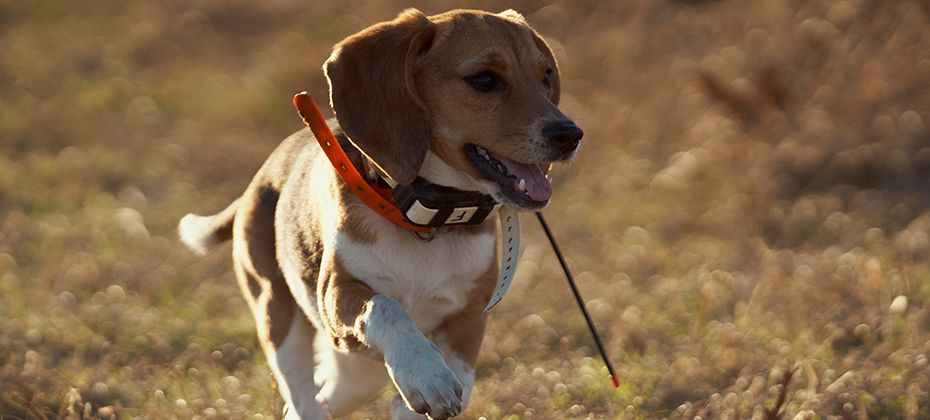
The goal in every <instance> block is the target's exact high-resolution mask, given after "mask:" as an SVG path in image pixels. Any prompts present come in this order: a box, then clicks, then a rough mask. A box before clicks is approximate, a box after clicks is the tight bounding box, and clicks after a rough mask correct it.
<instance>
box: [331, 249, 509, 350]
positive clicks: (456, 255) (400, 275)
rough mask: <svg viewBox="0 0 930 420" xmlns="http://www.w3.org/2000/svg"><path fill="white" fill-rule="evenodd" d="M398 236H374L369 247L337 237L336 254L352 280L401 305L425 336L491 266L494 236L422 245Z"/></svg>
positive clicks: (460, 304) (462, 300) (459, 306)
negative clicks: (376, 238) (359, 281)
mask: <svg viewBox="0 0 930 420" xmlns="http://www.w3.org/2000/svg"><path fill="white" fill-rule="evenodd" d="M402 233H403V234H401V235H393V234H379V235H378V241H377V242H376V243H373V244H363V243H355V242H352V241H351V240H350V239H349V238H348V237H346V236H345V235H343V234H341V233H340V234H338V236H337V240H336V247H337V252H338V253H339V256H340V258H341V259H342V261H343V263H344V264H345V266H346V267H345V268H346V270H348V271H349V273H350V274H351V275H352V276H353V277H356V278H358V279H360V280H362V281H364V282H365V283H367V284H368V285H369V286H371V288H372V289H373V290H374V291H375V292H376V293H379V294H383V295H386V296H389V297H391V298H394V299H395V300H397V301H398V302H400V304H401V305H402V306H403V307H404V309H405V310H406V311H407V313H408V314H409V315H410V317H411V318H412V319H413V321H414V322H415V323H416V324H417V327H418V328H419V329H420V330H421V331H423V332H429V331H431V330H433V329H434V328H435V327H437V326H438V325H439V324H440V323H441V322H442V320H443V318H444V317H445V316H447V315H449V314H451V313H454V312H456V311H458V310H460V309H462V307H464V306H465V303H466V298H467V295H468V292H469V291H471V290H472V289H473V288H474V287H475V284H476V281H475V280H476V279H478V277H480V276H481V275H483V274H485V273H487V271H488V268H489V267H490V264H491V262H492V260H493V257H494V252H495V251H496V250H495V238H496V236H495V235H494V234H490V233H487V234H459V235H457V234H451V235H443V236H440V237H438V238H436V239H435V240H433V241H432V242H423V241H420V240H418V239H416V238H415V237H414V236H413V235H411V234H410V233H409V232H402Z"/></svg>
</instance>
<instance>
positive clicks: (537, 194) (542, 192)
mask: <svg viewBox="0 0 930 420" xmlns="http://www.w3.org/2000/svg"><path fill="white" fill-rule="evenodd" d="M500 162H501V163H503V164H504V166H506V167H507V172H509V173H510V175H512V176H515V177H517V179H516V180H515V181H513V184H512V185H511V186H512V187H513V189H514V190H515V191H520V180H521V179H522V180H524V181H525V184H524V188H525V189H526V194H527V195H529V196H530V198H531V199H533V200H534V201H546V200H548V199H549V198H550V197H552V185H551V184H549V180H548V179H546V176H545V175H543V173H542V171H541V170H540V169H539V165H537V164H535V163H532V164H528V165H527V164H523V163H517V162H514V161H512V160H510V159H501V160H500Z"/></svg>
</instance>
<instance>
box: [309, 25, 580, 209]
mask: <svg viewBox="0 0 930 420" xmlns="http://www.w3.org/2000/svg"><path fill="white" fill-rule="evenodd" d="M324 71H325V72H326V76H327V78H328V79H329V83H330V92H331V98H330V100H331V103H332V106H333V109H334V110H335V112H336V118H337V120H338V121H339V124H340V126H341V127H342V129H343V131H344V132H345V133H346V135H347V136H348V137H349V138H350V139H351V140H352V142H353V143H354V144H355V145H356V146H358V148H359V149H361V150H362V151H363V152H364V153H365V155H367V156H368V157H369V158H370V159H371V160H372V161H374V163H375V164H376V165H377V166H378V167H379V168H380V169H381V170H382V171H383V172H385V173H386V174H387V175H388V176H390V177H391V178H392V179H393V180H395V181H396V182H398V183H402V184H404V183H409V182H412V181H413V179H414V178H416V177H417V176H422V177H423V178H425V179H427V180H429V181H431V182H434V183H437V184H441V185H446V186H451V187H455V188H459V189H462V190H471V191H481V192H484V193H487V194H490V195H491V196H493V197H494V198H495V200H497V201H498V202H501V203H503V204H505V205H508V206H511V207H514V208H520V209H527V210H532V209H539V208H542V207H545V206H546V205H547V204H548V203H549V198H550V196H551V195H552V188H551V187H550V185H549V181H548V180H547V179H546V173H547V172H548V170H549V165H550V164H551V163H552V162H559V161H568V160H571V159H572V158H573V157H574V155H575V153H576V152H577V149H578V144H579V140H580V139H581V136H582V134H583V133H582V131H581V129H580V128H578V126H577V125H575V123H574V122H573V121H572V120H571V119H570V118H568V117H566V116H565V115H564V114H562V112H561V111H559V109H558V107H557V105H558V102H559V93H560V79H559V70H558V67H557V65H556V62H555V58H554V57H553V55H552V51H551V50H550V49H549V47H548V45H546V43H545V41H543V39H542V38H540V36H539V35H538V34H536V32H535V31H533V29H531V28H530V27H529V26H528V25H527V24H526V22H525V21H524V20H523V17H522V16H521V15H520V14H518V13H516V12H514V11H512V10H508V11H506V12H503V13H500V14H491V13H486V12H480V11H471V10H457V11H451V12H448V13H444V14H441V15H436V16H432V17H429V18H427V17H426V16H424V15H423V14H422V13H420V12H419V11H417V10H413V9H410V10H407V11H405V12H403V13H402V14H401V15H400V16H398V17H397V19H395V20H393V21H391V22H385V23H380V24H377V25H375V26H372V27H370V28H368V29H366V30H364V31H362V32H360V33H358V34H356V35H353V36H351V37H349V38H346V39H345V40H344V41H342V42H341V43H340V44H338V45H337V46H336V48H335V51H334V52H333V55H332V56H331V57H330V59H329V60H328V61H327V62H326V64H325V65H324Z"/></svg>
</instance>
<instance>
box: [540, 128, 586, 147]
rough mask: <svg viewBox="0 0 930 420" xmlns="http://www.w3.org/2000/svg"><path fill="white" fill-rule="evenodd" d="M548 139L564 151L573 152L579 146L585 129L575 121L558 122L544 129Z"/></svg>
mask: <svg viewBox="0 0 930 420" xmlns="http://www.w3.org/2000/svg"><path fill="white" fill-rule="evenodd" d="M543 135H545V136H546V139H548V140H549V141H551V142H553V143H555V145H556V146H558V148H559V151H560V152H562V153H571V151H572V150H575V148H577V147H578V142H579V141H581V137H583V136H584V131H581V127H578V126H577V125H575V123H573V122H567V123H566V122H557V123H552V124H549V125H548V126H546V128H545V129H543Z"/></svg>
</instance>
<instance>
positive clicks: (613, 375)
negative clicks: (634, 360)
mask: <svg viewBox="0 0 930 420" xmlns="http://www.w3.org/2000/svg"><path fill="white" fill-rule="evenodd" d="M536 217H537V218H538V219H539V224H541V225H542V227H543V230H544V231H546V236H547V237H548V238H549V243H550V244H552V250H553V251H555V256H556V257H558V258H559V264H562V270H564V271H565V277H566V278H567V279H568V285H569V286H571V287H572V293H573V294H574V295H575V300H576V301H577V302H578V307H580V308H581V313H582V314H584V319H585V321H587V322H588V329H590V330H591V334H592V335H594V342H595V343H597V351H598V352H599V353H601V358H602V359H604V364H606V365H607V371H608V372H610V381H611V382H613V384H614V388H617V387H619V386H620V380H619V379H618V378H617V374H616V373H614V367H613V365H612V364H610V359H608V358H607V350H605V349H604V343H603V342H602V341H601V336H600V335H598V333H597V329H596V328H594V321H593V320H591V315H590V314H588V308H586V307H585V305H584V300H583V299H582V298H581V293H580V292H579V291H578V286H576V285H575V278H574V277H572V273H571V271H569V270H568V264H566V263H565V257H563V256H562V251H561V250H559V245H558V244H556V243H555V236H552V231H551V230H549V224H548V223H546V219H545V218H544V217H543V215H542V213H540V212H538V211H537V212H536Z"/></svg>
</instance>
